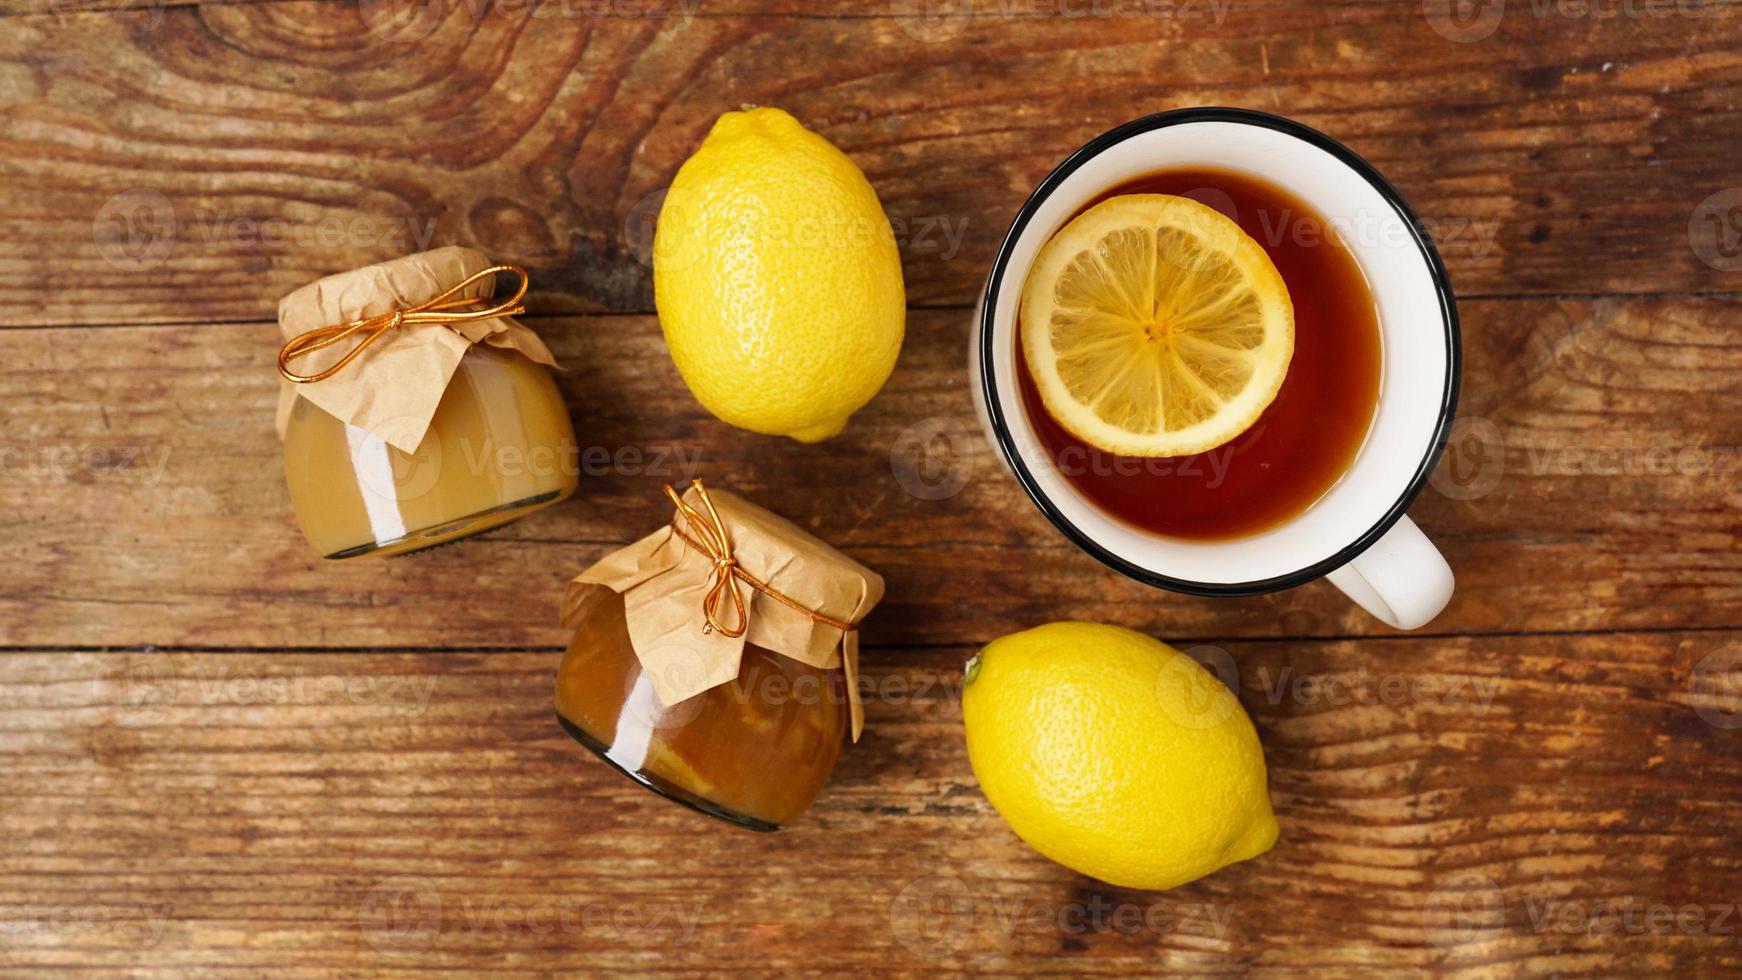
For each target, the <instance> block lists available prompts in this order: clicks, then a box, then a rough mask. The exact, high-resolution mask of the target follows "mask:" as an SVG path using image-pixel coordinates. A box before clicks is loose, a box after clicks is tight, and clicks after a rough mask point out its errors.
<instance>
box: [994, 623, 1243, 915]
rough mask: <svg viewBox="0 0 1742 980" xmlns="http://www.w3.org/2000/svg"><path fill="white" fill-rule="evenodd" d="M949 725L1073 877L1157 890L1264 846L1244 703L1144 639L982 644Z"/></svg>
mask: <svg viewBox="0 0 1742 980" xmlns="http://www.w3.org/2000/svg"><path fill="white" fill-rule="evenodd" d="M962 721H963V723H964V726H965V727H966V729H967V734H968V760H969V762H970V763H971V764H972V766H973V767H974V775H975V776H976V777H978V778H979V780H980V787H981V789H982V790H984V791H985V793H986V798H987V799H989V800H990V801H991V802H992V806H993V807H994V808H995V809H996V810H997V811H998V813H999V814H1000V815H1001V816H1003V817H1004V819H1005V820H1006V821H1008V822H1009V824H1010V827H1011V829H1012V830H1014V831H1016V835H1017V836H1018V837H1021V838H1022V839H1023V840H1024V841H1026V842H1027V843H1028V844H1029V846H1031V847H1033V848H1034V849H1035V850H1037V851H1039V852H1040V853H1042V854H1044V855H1046V856H1047V857H1049V858H1051V859H1053V860H1054V861H1057V862H1058V863H1060V864H1062V865H1065V866H1066V867H1068V868H1071V869H1072V870H1075V871H1080V872H1082V873H1083V874H1086V875H1090V876H1092V877H1095V878H1099V879H1101V880H1102V881H1105V882H1109V883H1111V884H1114V885H1121V886H1124V887H1127V888H1144V889H1154V890H1160V889H1166V888H1173V887H1174V886H1176V885H1182V884H1185V883H1186V882H1188V881H1192V880H1193V879H1196V878H1200V877H1202V876H1204V875H1207V874H1209V873H1210V872H1212V871H1215V870H1217V869H1219V868H1222V867H1225V866H1227V865H1230V864H1233V863H1235V862H1237V861H1244V860H1247V859H1248V858H1253V857H1257V856H1258V855H1260V854H1263V853H1264V852H1265V851H1268V850H1270V848H1271V846H1272V845H1273V844H1275V843H1276V837H1277V824H1276V817H1275V816H1274V815H1273V814H1272V812H1271V809H1270V796H1269V794H1268V792H1267V790H1266V787H1265V781H1266V774H1265V768H1264V752H1263V749H1262V748H1261V747H1260V745H1259V742H1258V734H1257V732H1256V731H1255V730H1254V729H1253V727H1252V721H1251V719H1250V718H1248V717H1247V716H1246V711H1245V709H1243V708H1242V707H1241V706H1240V702H1239V701H1238V700H1237V699H1236V698H1235V697H1234V695H1233V693H1232V692H1230V691H1229V690H1228V689H1227V688H1226V687H1224V686H1223V685H1222V682H1221V681H1220V680H1218V679H1217V678H1216V677H1215V676H1214V675H1213V674H1211V673H1210V672H1209V671H1207V670H1205V669H1204V668H1203V667H1202V666H1200V665H1199V664H1198V662H1197V661H1195V660H1193V659H1192V658H1190V657H1188V656H1186V655H1185V654H1183V653H1180V652H1179V651H1177V650H1175V649H1173V648H1172V647H1170V646H1167V645H1166V644H1164V643H1161V642H1160V641H1158V640H1155V639H1152V638H1150V637H1148V636H1144V635H1143V634H1141V633H1135V632H1132V631H1131V630H1128V629H1122V628H1120V627H1116V626H1104V625H1101V624H1097V623H1073V622H1066V623H1052V624H1050V625H1047V626H1040V627H1036V628H1034V629H1031V630H1025V631H1023V632H1021V633H1014V634H1011V635H1009V636H1006V637H1003V638H1001V639H998V640H994V641H993V642H992V643H990V644H988V645H987V646H986V647H985V648H984V649H983V650H981V651H980V652H979V653H978V654H977V655H976V656H975V657H974V659H973V660H972V661H971V662H970V663H969V666H968V670H967V676H966V681H965V685H964V688H963V691H962Z"/></svg>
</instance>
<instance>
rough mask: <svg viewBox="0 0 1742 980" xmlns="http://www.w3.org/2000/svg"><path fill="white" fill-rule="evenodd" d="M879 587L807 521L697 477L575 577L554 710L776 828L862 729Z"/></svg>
mask: <svg viewBox="0 0 1742 980" xmlns="http://www.w3.org/2000/svg"><path fill="white" fill-rule="evenodd" d="M674 498H675V495H674ZM722 562H724V563H722ZM726 569H742V574H739V573H735V572H729V571H727V570H726ZM758 570H774V571H773V572H772V573H771V574H770V576H769V578H767V579H763V578H761V577H759V576H760V574H761V573H760V572H759V571H758ZM722 576H737V577H736V578H732V577H727V578H722ZM715 586H718V588H717V589H716V588H715ZM732 589H737V590H739V591H740V593H741V594H740V599H739V600H733V599H732V598H730V596H731V592H730V590H732ZM882 594H883V582H882V579H881V578H879V577H878V576H877V574H876V573H875V572H872V571H871V570H870V569H867V568H865V567H864V566H862V565H859V564H858V563H856V562H854V561H852V560H851V559H849V558H847V557H846V556H845V555H842V554H840V553H839V552H837V551H835V550H834V549H833V548H830V547H829V546H828V545H826V544H824V543H823V542H821V541H819V540H817V539H816V538H814V537H812V536H810V535H809V534H807V533H806V532H804V531H802V530H800V529H799V528H798V527H797V526H795V525H793V524H790V523H788V522H786V521H785V520H783V519H781V518H779V517H776V516H775V515H773V514H770V513H769V512H767V511H764V510H762V509H761V508H758V507H756V506H755V505H753V504H750V503H748V502H746V501H744V500H742V499H741V498H739V497H736V496H733V495H731V494H728V493H726V492H724V491H714V492H713V493H709V491H707V490H706V489H704V488H701V487H700V486H699V484H698V485H694V486H692V487H691V489H690V491H689V492H688V493H687V494H685V496H684V497H683V498H682V502H680V510H679V513H678V515H677V516H676V517H674V519H673V524H672V525H671V526H669V527H666V528H662V529H661V530H659V531H656V532H655V533H654V534H652V535H650V536H648V537H647V538H644V539H642V540H641V541H640V542H637V543H636V544H634V545H631V546H630V547H629V548H626V549H623V550H622V551H619V552H617V553H615V554H613V555H610V556H608V557H607V558H605V559H604V560H602V561H601V562H599V563H598V564H597V565H595V566H594V567H593V568H591V569H589V570H588V571H587V572H586V573H584V574H583V575H582V576H580V577H579V578H577V579H576V580H575V582H574V583H573V584H572V585H571V586H570V590H569V596H568V600H567V602H566V604H565V610H564V621H565V622H566V623H568V624H569V625H571V626H573V627H574V631H575V632H574V636H573V639H572V641H571V642H570V644H569V647H568V652H567V653H566V654H565V655H564V657H563V659H562V664H561V666H560V667H559V668H558V670H557V684H556V710H557V717H558V719H559V721H560V722H561V724H562V727H563V728H564V730H566V731H567V732H568V733H569V734H570V735H572V736H573V737H574V738H575V739H576V740H577V741H579V742H580V743H581V744H582V745H584V746H586V747H587V748H588V749H591V750H592V751H593V752H594V753H595V754H597V755H598V756H600V757H601V758H603V759H604V760H605V761H606V762H609V763H610V764H611V765H612V766H613V767H615V768H616V769H617V770H618V771H619V772H621V773H623V774H624V775H626V776H628V777H630V778H631V779H633V780H635V781H636V782H638V783H640V784H641V785H642V786H645V787H647V788H649V789H652V790H654V791H655V792H657V793H659V794H661V795H663V796H665V797H667V798H669V799H672V800H675V801H677V802H679V803H682V804H684V805H685V806H689V807H691V808H693V809H696V810H700V811H701V812H703V813H707V814H710V815H712V816H716V817H720V818H722V819H725V820H728V821H730V822H732V823H735V824H737V825H739V826H742V827H748V828H751V829H753V830H763V831H768V830H776V829H779V828H780V827H782V826H785V825H786V824H788V823H790V822H791V821H793V820H794V819H796V818H797V817H798V816H799V815H801V814H802V813H804V812H805V810H807V809H808V808H809V807H810V805H811V803H812V801H813V800H815V799H816V798H817V795H818V794H819V793H820V792H821V791H822V789H823V785H824V784H825V783H826V782H827V781H828V778H829V774H830V773H831V772H832V771H833V769H834V766H835V762H836V759H837V758H838V757H839V755H840V752H841V747H842V741H843V736H845V735H847V734H849V733H850V734H851V736H852V737H853V738H854V739H857V738H858V736H859V732H860V730H861V727H862V725H863V715H862V712H861V709H860V705H859V699H858V691H857V670H858V634H857V623H858V621H859V619H860V618H861V617H862V616H863V615H864V614H865V613H866V612H868V611H869V610H870V609H871V607H872V606H874V605H875V604H876V603H877V601H878V600H879V599H880V598H881V597H882ZM710 597H717V598H710ZM736 601H741V602H742V605H741V606H737V605H734V603H735V602H736ZM733 634H736V635H733Z"/></svg>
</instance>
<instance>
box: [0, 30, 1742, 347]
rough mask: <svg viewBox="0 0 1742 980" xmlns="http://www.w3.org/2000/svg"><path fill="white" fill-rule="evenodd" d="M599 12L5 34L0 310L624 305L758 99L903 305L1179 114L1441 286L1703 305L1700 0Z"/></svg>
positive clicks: (1733, 52) (1714, 182)
mask: <svg viewBox="0 0 1742 980" xmlns="http://www.w3.org/2000/svg"><path fill="white" fill-rule="evenodd" d="M628 2H630V0H611V2H605V0H600V3H599V4H588V3H587V2H585V0H569V2H567V3H564V4H544V5H541V6H540V7H539V8H536V9H538V10H540V11H541V13H539V14H538V15H536V16H534V15H533V14H532V13H530V12H529V11H528V8H527V7H526V6H524V5H522V4H518V3H517V4H507V5H504V4H475V5H466V4H458V3H456V4H455V5H453V6H452V7H451V9H450V11H449V13H448V15H447V16H446V17H442V18H436V19H433V20H431V21H429V22H427V23H424V22H421V21H417V20H415V19H414V20H413V22H412V24H411V33H410V35H409V36H401V35H398V34H395V33H393V31H392V30H387V29H379V30H374V31H372V30H370V27H371V26H375V27H377V28H380V27H381V25H382V24H389V25H390V24H391V23H392V22H391V21H379V20H378V18H377V14H378V13H380V12H381V11H391V10H393V9H397V5H393V4H386V3H376V4H364V5H361V6H350V5H340V4H331V3H307V4H304V3H267V4H259V3H256V4H235V5H207V6H200V7H169V8H153V9H151V10H147V11H141V12H137V13H130V14H115V13H102V14H83V15H81V14H58V15H54V16H26V17H18V18H13V19H11V20H9V21H8V26H7V30H6V31H5V32H4V33H3V34H0V119H3V120H4V126H3V128H0V207H3V208H4V209H5V210H6V212H7V213H8V214H9V215H11V216H12V220H13V221H14V222H15V224H14V227H15V229H16V231H15V232H14V234H11V235H7V236H5V239H4V240H3V241H0V301H3V302H5V304H6V306H5V308H4V310H5V311H4V313H3V314H0V317H3V319H4V320H5V321H6V322H10V323H15V324H17V323H25V324H86V323H138V322H194V321H201V322H204V321H226V320H253V319H263V318H267V317H269V316H270V315H271V314H272V311H273V309H274V304H275V301H276V298H277V297H279V296H281V295H283V294H284V293H286V292H288V291H289V290H290V289H292V288H294V287H295V286H297V285H300V284H301V283H303V282H306V281H308V280H309V279H311V278H314V277H315V276H317V275H320V274H324V273H326V272H329V271H332V270H333V269H337V268H346V267H352V266H356V265H361V264H364V263H366V262H369V261H375V260H380V259H384V258H388V257H391V256H394V255H398V254H402V253H404V252H407V251H412V250H414V249H415V248H416V247H417V246H418V245H419V244H422V243H427V242H435V243H453V242H459V243H470V244H476V245H479V246H481V247H483V248H484V249H485V250H487V251H489V252H491V253H492V254H493V255H495V256H496V257H497V258H499V259H507V260H514V261H519V262H522V263H525V264H526V265H528V266H530V267H532V268H533V269H534V270H535V271H536V280H537V283H538V285H539V290H540V293H539V295H538V296H536V297H535V302H536V303H537V304H538V306H539V308H542V309H545V310H553V311H570V312H572V311H585V310H616V311H633V312H647V311H649V310H650V309H651V303H650V295H651V294H650V285H649V280H650V276H649V273H648V269H647V267H646V266H645V265H644V264H643V263H642V262H640V261H638V260H637V258H636V254H637V253H636V250H635V243H636V242H637V241H640V240H641V238H642V237H644V234H645V232H646V230H647V228H648V227H649V226H650V225H649V219H650V217H651V215H652V214H653V213H655V212H656V210H657V202H658V197H657V196H656V195H658V194H659V193H660V192H661V191H662V189H663V188H664V187H665V186H666V185H667V184H668V182H669V181H670V179H671V177H672V175H673V174H674V173H675V171H676V169H677V167H678V165H679V164H680V163H681V161H682V160H683V159H684V158H685V157H686V156H687V155H688V154H689V153H690V152H691V151H692V150H693V149H694V148H695V146H696V145H697V144H698V143H699V141H700V140H701V138H702V137H703V135H704V134H705V133H706V131H707V128H708V126H709V125H710V124H711V122H712V121H713V119H714V118H715V117H716V116H718V114H719V113H720V112H721V111H723V110H724V109H727V108H730V107H732V106H736V105H738V104H740V103H746V102H754V103H759V104H775V105H782V106H785V107H787V108H789V109H790V110H792V111H793V112H794V113H795V114H796V115H797V116H798V117H799V118H800V119H801V120H803V121H805V122H806V123H807V124H809V125H810V126H812V127H813V128H815V129H817V130H818V131H819V132H821V133H822V134H824V135H825V136H827V137H828V138H829V139H831V140H832V141H834V142H835V143H836V144H837V145H839V146H840V147H842V148H843V149H844V150H846V151H847V152H848V153H849V154H851V155H852V156H853V157H854V159H855V160H856V161H857V162H858V163H859V164H860V165H861V166H862V167H863V168H864V170H865V171H866V173H867V174H868V176H869V177H870V178H871V180H872V182H873V183H874V185H875V186H876V187H877V189H878V192H879V194H880V195H881V197H882V199H883V201H884V204H885V206H886V208H887V210H888V212H889V213H890V215H891V217H892V219H893V220H894V221H895V225H896V232H897V237H898V238H899V239H901V241H902V243H903V246H904V251H903V254H904V263H905V271H906V275H907V282H908V287H909V296H910V299H911V300H912V301H913V302H914V303H916V304H919V305H926V306H935V305H963V304H966V303H968V302H970V301H971V300H972V299H973V297H974V295H975V293H976V292H977V290H978V289H979V287H980V284H981V282H982V279H983V276H984V273H985V270H986V267H987V265H988V262H989V260H990V256H991V254H992V252H993V250H994V248H995V246H996V243H997V241H998V240H999V239H1000V237H1001V236H1002V235H1003V233H1004V231H1005V229H1006V227H1007V225H1008V222H1009V220H1010V218H1011V216H1012V215H1013V214H1014V212H1015V210H1016V208H1017V206H1018V204H1019V203H1020V202H1021V200H1022V198H1023V197H1024V196H1025V195H1026V194H1027V193H1028V191H1029V190H1030V189H1031V188H1032V187H1033V186H1034V185H1035V184H1036V183H1037V182H1038V180H1039V179H1040V178H1041V177H1042V176H1043V175H1044V174H1045V173H1046V172H1047V171H1048V170H1049V169H1050V168H1051V167H1052V166H1054V165H1055V164H1056V163H1057V162H1058V161H1059V160H1061V159H1062V158H1063V157H1064V156H1065V155H1066V154H1067V153H1069V152H1070V151H1071V150H1072V149H1074V148H1075V147H1077V146H1078V145H1080V144H1081V143H1083V142H1084V141H1085V140H1087V139H1089V138H1090V137H1092V136H1094V135H1095V134H1097V133H1099V132H1101V131H1103V130H1106V129H1108V128H1110V127H1111V126H1113V125H1116V124H1118V123H1120V122H1123V121H1125V120H1128V119H1131V118H1134V117H1137V116H1141V115H1144V114H1146V113H1149V112H1154V111H1157V110H1161V109H1166V108H1172V107H1179V106H1188V105H1197V104H1230V105H1245V106H1251V107H1255V108H1260V109H1267V110H1272V111H1277V112H1281V113H1284V114H1287V115H1291V116H1294V117H1296V118H1299V119H1301V120H1303V121H1305V122H1307V123H1309V124H1311V125H1315V126H1318V127H1320V128H1322V129H1324V130H1326V131H1328V132H1330V133H1332V134H1333V135H1335V136H1337V137H1339V138H1341V139H1344V140H1346V141H1347V142H1348V143H1349V144H1350V145H1351V146H1352V147H1353V148H1354V149H1356V150H1357V151H1359V152H1361V153H1362V154H1364V155H1366V156H1367V157H1368V158H1369V159H1370V160H1372V161H1373V162H1374V163H1375V164H1376V165H1377V166H1378V167H1379V168H1380V169H1381V170H1382V171H1384V172H1385V173H1387V174H1388V175H1389V176H1390V177H1391V178H1392V179H1393V180H1394V181H1395V182H1396V183H1397V184H1398V185H1399V187H1400V188H1401V189H1402V190H1403V191H1404V193H1405V194H1406V196H1407V197H1408V198H1409V199H1410V200H1411V201H1412V202H1413V203H1414V204H1415V205H1416V207H1417V209H1418V210H1419V211H1420V212H1421V214H1422V215H1423V217H1424V219H1425V220H1426V221H1427V223H1428V225H1429V226H1430V228H1431V229H1432V230H1433V231H1434V232H1435V234H1436V235H1437V237H1438V238H1439V239H1440V241H1441V244H1442V246H1443V250H1444V252H1445V253H1446V258H1447V261H1448V263H1449V264H1450V267H1451V271H1452V275H1453V279H1454V281H1455V282H1456V283H1457V285H1458V287H1459V288H1460V289H1461V290H1462V291H1463V293H1464V294H1465V295H1467V296H1475V295H1518V294H1544V293H1546V294H1569V293H1613V292H1625V293H1639V292H1662V291H1696V292H1710V291H1733V290H1735V288H1736V283H1735V280H1734V279H1733V274H1732V273H1728V272H1722V271H1719V268H1718V267H1714V266H1712V265H1708V264H1706V263H1705V262H1704V261H1702V260H1701V258H1700V257H1699V254H1697V253H1696V251H1695V249H1694V248H1693V247H1691V245H1690V237H1689V236H1690V225H1693V226H1695V227H1696V228H1699V227H1703V226H1701V225H1700V223H1699V221H1698V219H1697V215H1696V210H1697V209H1698V208H1699V207H1700V206H1701V204H1702V202H1703V201H1706V200H1707V198H1708V197H1709V195H1712V194H1714V193H1717V192H1720V191H1723V190H1725V189H1727V188H1733V187H1736V186H1737V185H1738V184H1739V182H1742V174H1739V173H1738V170H1737V168H1736V164H1735V161H1736V160H1737V159H1738V157H1739V155H1742V133H1739V132H1738V130H1737V128H1736V127H1735V126H1734V125H1733V124H1732V122H1731V119H1732V117H1731V115H1730V108H1731V107H1732V104H1733V103H1734V102H1735V100H1736V97H1737V93H1738V89H1739V87H1742V49H1739V43H1742V13H1739V12H1738V10H1737V8H1736V7H1735V6H1734V5H1731V4H1712V5H1704V4H1696V3H1691V2H1690V3H1683V4H1679V5H1676V6H1674V7H1673V9H1672V12H1671V13H1670V14H1669V15H1651V16H1645V15H1641V16H1636V17H1597V16H1590V15H1583V16H1575V15H1568V14H1564V13H1560V12H1557V11H1558V10H1559V8H1558V7H1556V8H1554V9H1553V10H1551V9H1550V8H1548V7H1547V6H1541V5H1531V6H1530V8H1529V9H1525V8H1520V9H1518V10H1515V11H1514V13H1513V15H1512V16H1509V17H1505V18H1504V19H1503V20H1502V21H1501V22H1500V24H1499V26H1498V28H1497V30H1496V32H1495V33H1494V34H1493V35H1492V36H1491V37H1488V38H1486V39H1484V40H1481V41H1479V42H1474V43H1458V42H1455V41H1451V40H1448V39H1447V38H1446V37H1444V36H1442V34H1441V33H1438V32H1436V31H1435V30H1434V28H1433V26H1432V24H1430V22H1429V20H1428V18H1427V17H1425V16H1423V15H1422V12H1421V10H1419V9H1414V10H1410V11H1409V12H1407V13H1403V12H1400V8H1399V7H1398V6H1397V5H1396V4H1392V3H1356V4H1336V5H1332V4H1320V3H1292V2H1284V3H1266V4H1261V5H1255V4H1245V3H1238V2H1229V0H1218V2H1217V6H1214V7H1212V6H1211V5H1210V3H1209V0H1195V3H1194V5H1192V6H1190V7H1189V8H1188V7H1185V6H1183V5H1182V6H1181V7H1180V8H1179V9H1177V10H1174V8H1172V7H1167V8H1166V9H1169V10H1174V12H1172V13H1165V14H1151V15H1137V14H1136V13H1134V11H1133V9H1132V8H1131V7H1129V6H1126V5H1121V4H1118V3H1112V4H1109V5H1107V6H1105V7H1100V8H1089V9H1091V10H1092V9H1101V10H1106V11H1108V14H1107V15H1105V16H1093V15H1083V14H1082V13H1081V11H1080V10H1079V8H1078V7H1076V6H1073V5H1070V4H1062V5H1061V4H1056V3H1052V2H1040V3H1036V4H1028V3H1023V2H1012V0H982V2H980V3H978V4H977V5H976V6H973V7H972V8H970V7H968V6H966V5H956V4H944V5H941V6H939V7H937V8H936V10H937V11H938V12H939V13H938V16H936V17H930V18H927V17H917V16H890V14H891V13H900V12H903V11H908V12H911V11H913V10H917V9H920V8H919V5H917V4H916V3H901V2H898V3H894V4H882V3H872V2H865V3H853V4H845V5H843V6H842V8H841V9H840V10H839V11H835V10H833V9H832V8H823V9H824V10H825V11H828V12H829V15H828V16H797V15H793V14H788V13H744V14H740V13H734V10H735V8H734V7H731V6H723V7H714V6H712V5H708V6H706V7H701V8H696V7H693V6H684V5H683V3H680V0H645V2H646V4H650V5H651V9H652V12H653V13H656V14H660V15H659V16H598V15H594V14H592V13H589V11H592V10H595V9H603V10H605V11H614V10H620V9H626V8H623V7H622V6H621V4H624V3H628ZM685 2H688V0H685ZM634 9H636V10H643V9H649V8H647V7H644V6H637V7H635V8H634ZM749 9H751V10H756V9H767V8H757V7H751V8H749ZM775 9H779V8H778V7H777V8H775ZM927 9H931V8H927ZM480 10H482V11H485V12H484V13H476V12H475V11H480ZM1036 10H1038V11H1040V12H1041V13H1044V12H1045V11H1048V10H1063V11H1067V12H1069V11H1073V10H1075V11H1078V14H1076V15H1070V16H1060V17H1046V16H1039V15H1032V14H1031V11H1036ZM493 11H495V12H493ZM1218 11H1219V12H1218ZM426 29H427V30H426ZM638 236H640V237H638ZM1594 258H1600V260H1598V261H1594V260H1593V259H1594Z"/></svg>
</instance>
